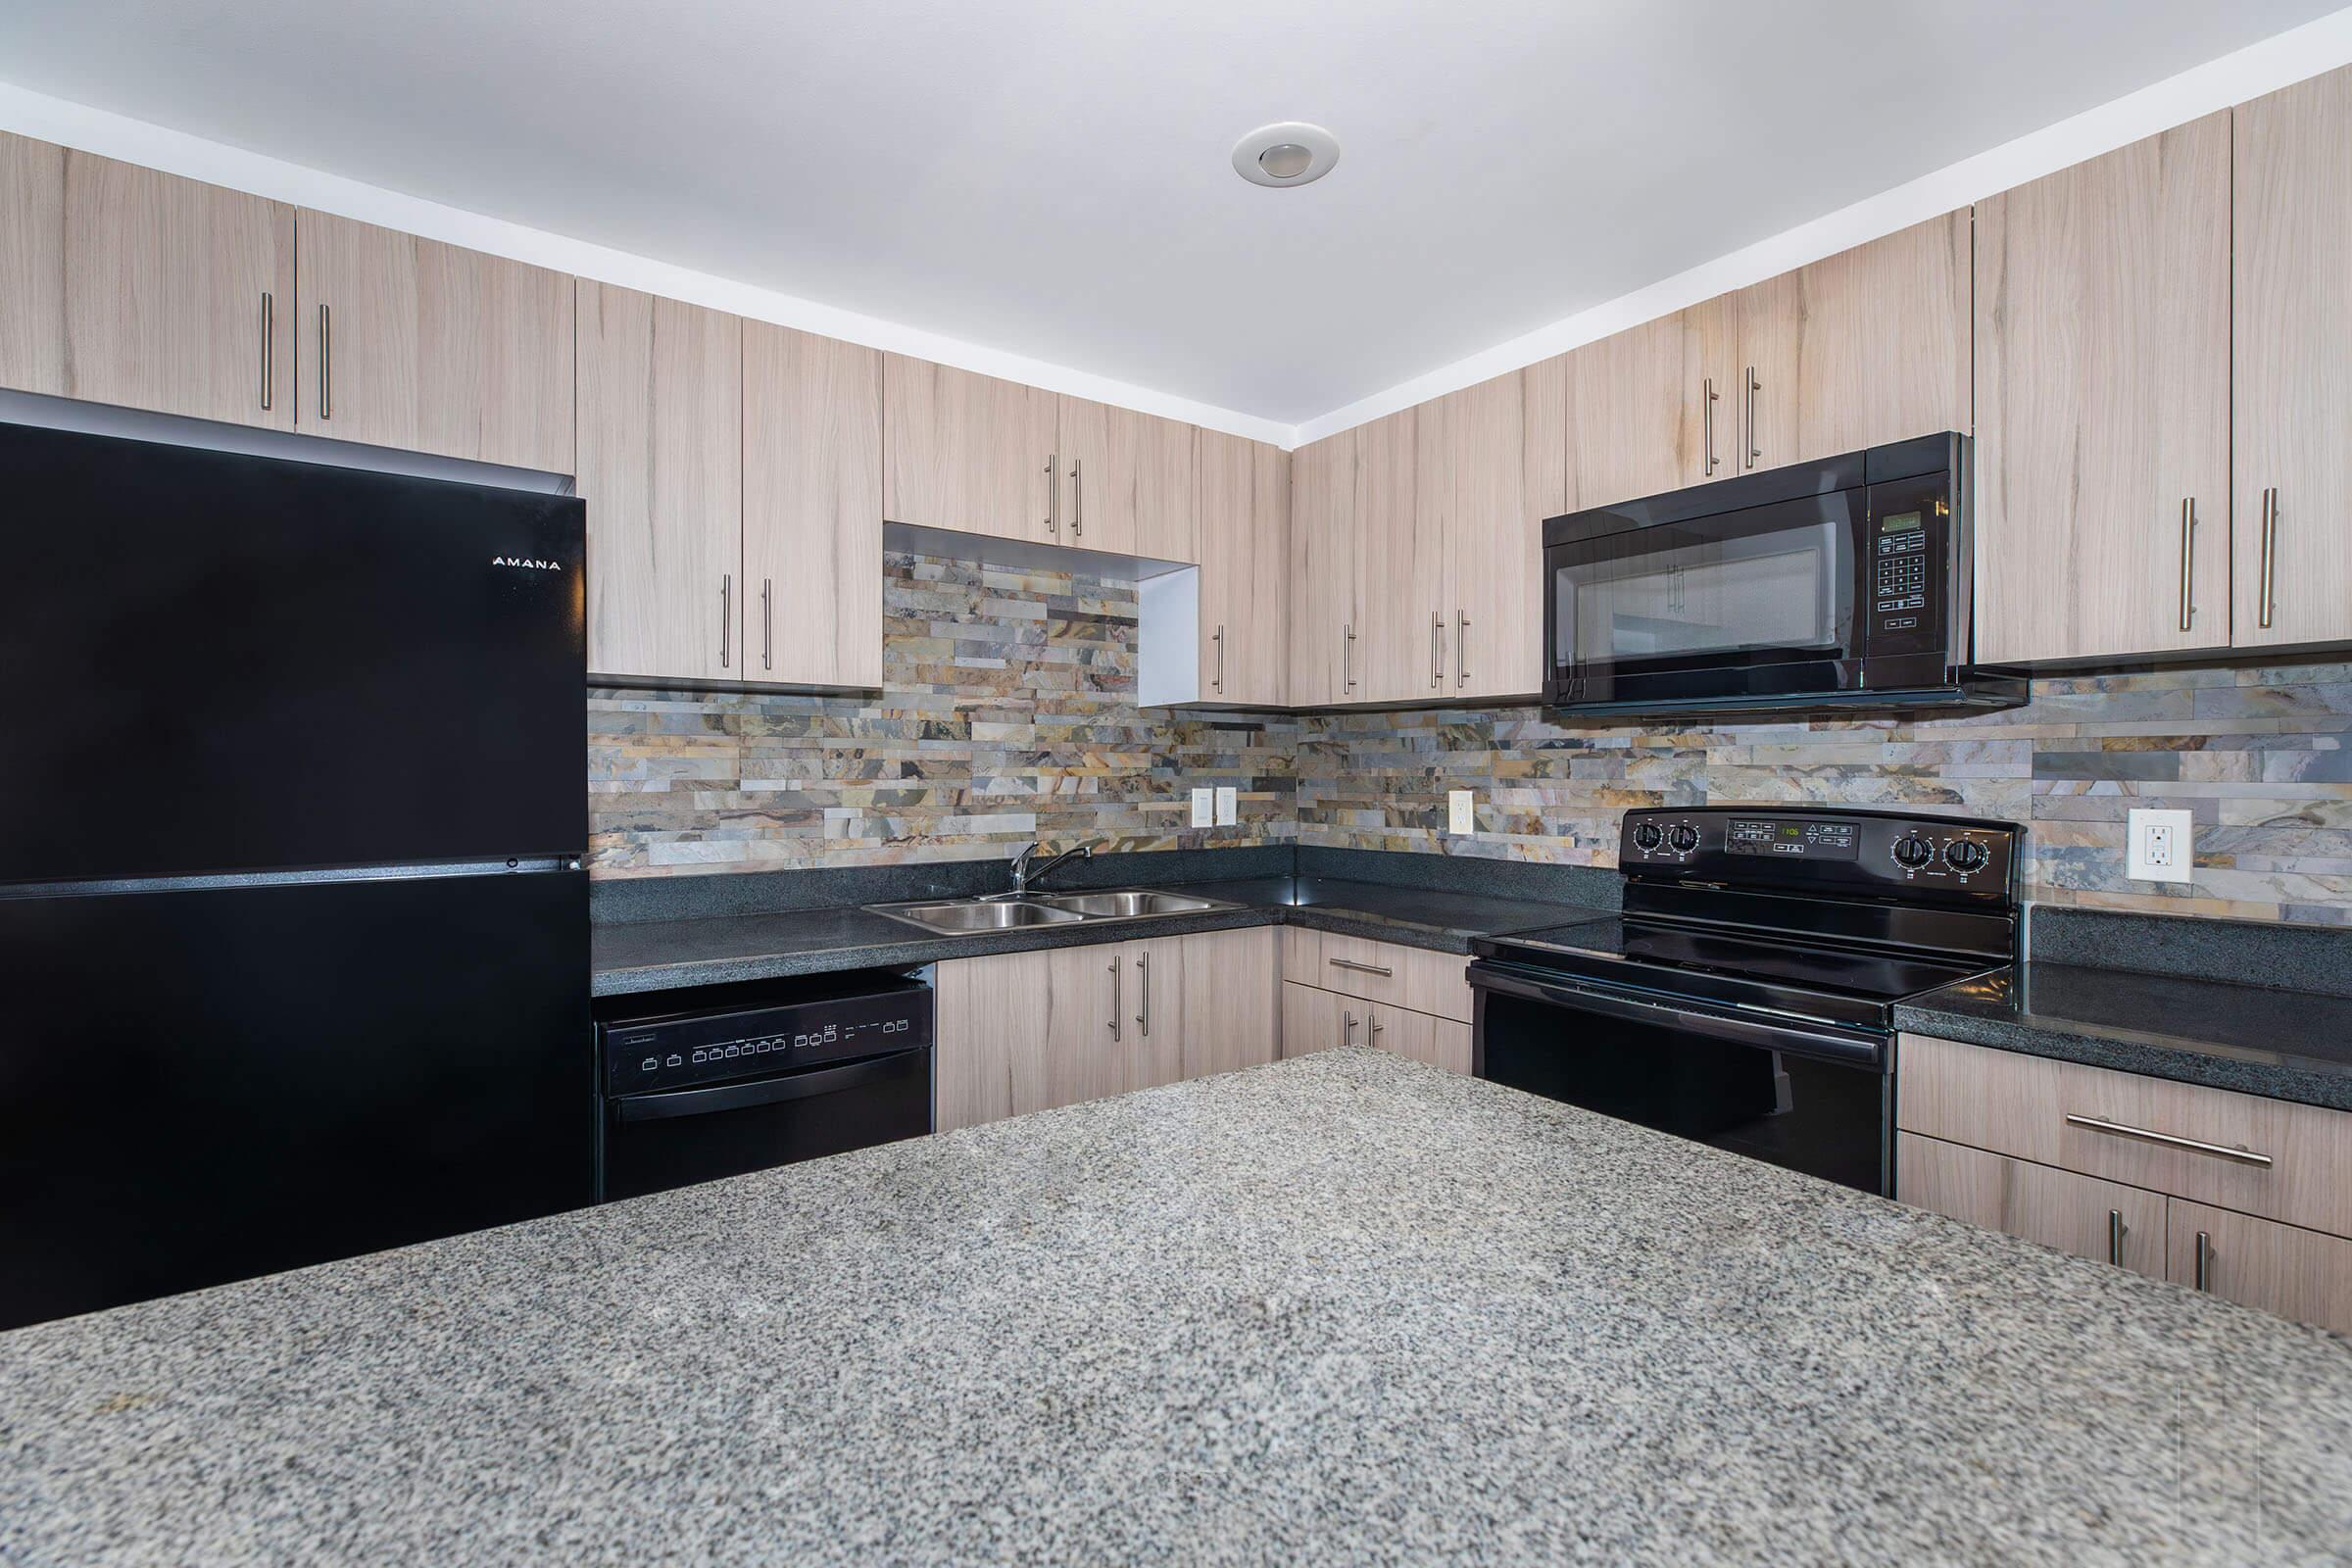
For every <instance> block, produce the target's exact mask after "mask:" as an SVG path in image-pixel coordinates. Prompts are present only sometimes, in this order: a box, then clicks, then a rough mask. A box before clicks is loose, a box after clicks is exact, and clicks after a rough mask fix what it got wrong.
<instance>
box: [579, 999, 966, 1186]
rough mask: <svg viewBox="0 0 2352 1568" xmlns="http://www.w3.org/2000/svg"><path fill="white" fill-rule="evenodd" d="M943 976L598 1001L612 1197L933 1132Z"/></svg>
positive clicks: (604, 1182)
mask: <svg viewBox="0 0 2352 1568" xmlns="http://www.w3.org/2000/svg"><path fill="white" fill-rule="evenodd" d="M931 1027H932V1011H931V986H930V983H929V982H928V981H927V980H926V979H925V978H923V976H921V975H919V974H913V975H910V974H907V973H905V972H903V971H897V970H889V971H876V970H858V971H855V972H852V973H848V974H838V975H818V976H811V977H808V978H800V979H791V980H772V981H753V982H747V983H744V984H739V985H726V986H708V987H703V988H701V989H699V990H694V991H668V992H660V993H655V994H650V995H646V996H636V997H613V998H608V999H606V1000H605V1001H604V1002H602V1003H600V1004H599V1005H598V1007H597V1046H598V1051H599V1054H600V1057H601V1065H600V1074H599V1082H600V1083H601V1084H602V1085H603V1088H604V1124H603V1135H604V1136H603V1144H602V1148H601V1149H600V1150H599V1155H598V1159H597V1196H598V1197H599V1198H600V1199H618V1198H636V1197H639V1196H642V1195H643V1194H646V1193H658V1192H662V1191H663V1190H664V1189H667V1188H671V1187H684V1186H687V1185H688V1184H690V1183H693V1182H707V1181H715V1180H717V1179H718V1178H719V1177H722V1176H740V1175H742V1174H744V1173H745V1172H747V1171H755V1170H765V1169H766V1168H768V1167H769V1166H771V1165H788V1164H791V1163H792V1162H794V1161H795V1160H803V1159H815V1158H818V1157H819V1156H821V1155H825V1154H839V1153H846V1152H848V1151H850V1150H853V1149H863V1148H865V1147H866V1146H868V1145H870V1144H887V1143H891V1142H894V1141H896V1140H898V1139H901V1138H913V1137H916V1136H918V1135H920V1134H923V1133H927V1132H929V1131H930V1130H931V1041H932V1033H931Z"/></svg>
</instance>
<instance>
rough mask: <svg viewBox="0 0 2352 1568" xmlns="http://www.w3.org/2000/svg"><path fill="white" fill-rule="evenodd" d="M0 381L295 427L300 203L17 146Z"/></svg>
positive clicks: (7, 147) (3, 284)
mask: <svg viewBox="0 0 2352 1568" xmlns="http://www.w3.org/2000/svg"><path fill="white" fill-rule="evenodd" d="M0 183H4V184H5V191H4V192H0V194H4V195H5V197H6V200H7V203H8V206H7V220H6V221H5V222H4V223H0V288H5V289H6V290H7V293H8V296H9V297H8V298H7V300H6V302H5V303H4V304H0V382H4V383H5V384H7V385H9V386H12V387H18V388H21V389H23V390H25V391H29V392H44V393H49V394H51V395H54V396H61V397H72V398H83V399H87V400H89V401H91V402H95V403H113V404H119V405H121V406H123V407H125V408H133V409H150V410H154V411H157V412H159V413H164V414H180V415H187V416H190V417H195V418H200V419H220V420H225V421H227V422H230V423H234V424H245V425H258V426H261V427H263V428H265V429H272V430H290V429H292V428H293V427H294V319H293V317H294V210H293V209H292V208H291V207H287V206H285V205H284V204H282V203H279V202H271V201H264V200H263V199H262V198H260V197H258V196H248V195H246V194H245V193H243V192H242V191H233V190H223V189H221V187H220V186H218V185H207V184H203V183H201V182H199V181H197V180H192V179H180V178H178V177H176V176H174V175H172V174H165V173H159V172H156V171H155V170H152V169H141V168H138V167H137V166H136V165H132V164H122V163H117V162H115V161H114V160H113V159H110V158H96V157H92V156H91V155H90V154H88V153H81V152H73V151H68V150H64V149H59V148H55V147H50V146H48V145H47V144H45V143H41V142H34V141H27V140H25V139H24V138H22V137H14V136H12V137H8V138H6V140H5V142H4V143H0Z"/></svg>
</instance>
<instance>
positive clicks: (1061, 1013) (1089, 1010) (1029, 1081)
mask: <svg viewBox="0 0 2352 1568" xmlns="http://www.w3.org/2000/svg"><path fill="white" fill-rule="evenodd" d="M1127 947H1128V944H1123V943H1116V942H1111V943H1103V944H1102V945H1100V946H1097V947H1087V948H1055V949H1053V950H1051V951H1049V952H1048V953H1047V954H1046V955H1045V958H1046V974H1047V982H1048V987H1047V989H1048V992H1049V995H1048V997H1047V1006H1046V1010H1045V1013H1044V1014H1043V1016H1040V1017H1033V1018H1031V1019H1030V1020H1029V1027H1030V1028H1031V1029H1032V1030H1033V1031H1035V1032H1036V1033H1038V1034H1039V1035H1041V1036H1042V1038H1043V1041H1044V1050H1043V1051H1041V1052H1036V1053H1033V1054H1028V1055H1025V1056H1023V1057H1019V1058H1016V1059H1015V1061H1014V1069H1015V1071H1014V1075H1013V1114H1014V1115H1016V1116H1017V1115H1024V1114H1026V1113H1028V1112H1029V1111H1032V1110H1048V1109H1051V1108H1052V1107H1054V1106H1055V1105H1074V1104H1076V1103H1078V1102H1080V1101H1082V1100H1100V1099H1102V1098H1103V1096H1104V1095H1115V1094H1117V1093H1119V1091H1120V1090H1122V1089H1124V1088H1126V1087H1127V1080H1128V1077H1129V1073H1130V1069H1129V1068H1128V1065H1127V1055H1128V1053H1129V1052H1130V1051H1131V1050H1132V1049H1133V1048H1134V1045H1135V1040H1136V1036H1135V1029H1134V1026H1133V1025H1132V1024H1131V1023H1129V1022H1128V1017H1127V1015H1128V1014H1129V1013H1131V1012H1133V1011H1134V1010H1135V987H1134V985H1133V982H1132V976H1131V974H1130V968H1131V965H1130V963H1129V959H1128V956H1127ZM1024 1067H1032V1068H1034V1069H1035V1072H1034V1076H1032V1075H1031V1074H1029V1073H1025V1072H1024V1071H1022V1070H1021V1069H1023V1068H1024Z"/></svg>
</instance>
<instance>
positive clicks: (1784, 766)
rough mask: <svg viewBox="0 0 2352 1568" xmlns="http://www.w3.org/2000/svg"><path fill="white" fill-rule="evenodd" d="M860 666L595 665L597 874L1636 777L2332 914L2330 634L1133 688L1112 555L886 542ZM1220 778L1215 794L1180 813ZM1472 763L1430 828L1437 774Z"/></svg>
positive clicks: (1601, 801)
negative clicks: (2009, 838)
mask: <svg viewBox="0 0 2352 1568" xmlns="http://www.w3.org/2000/svg"><path fill="white" fill-rule="evenodd" d="M887 571H888V575H887V579H886V592H885V613H886V616H887V621H886V625H887V628H888V629H887V633H886V642H885V653H884V663H883V673H884V680H885V687H884V691H883V693H882V695H881V696H880V697H879V698H820V697H797V696H766V695H750V694H737V693H664V692H645V691H629V690H617V689H597V690H594V691H591V692H590V694H589V704H588V710H589V713H588V716H589V727H590V736H589V739H590V753H589V763H590V773H589V789H590V792H591V793H590V810H591V832H592V839H591V856H592V865H593V868H594V869H595V871H596V872H597V874H599V875H602V876H643V875H657V874H663V873H675V872H700V871H729V870H771V869H778V868H782V867H787V866H792V865H814V864H824V865H849V864H874V863H885V862H894V861H907V860H924V859H965V858H984V857H985V858H1002V857H1005V856H1006V855H1009V854H1010V853H1011V852H1012V850H1013V849H1014V848H1015V847H1016V846H1018V845H1020V844H1025V843H1027V842H1029V841H1030V840H1031V839H1045V840H1048V841H1050V842H1053V843H1055V844H1062V843H1069V842H1074V841H1075V840H1077V839H1080V838H1094V839H1099V840H1102V841H1103V846H1104V848H1106V849H1127V850H1132V849H1172V848H1203V847H1217V846H1225V845H1245V844H1249V845H1254V844H1267V843H1280V842H1286V841H1291V840H1296V841H1297V842H1299V843H1301V844H1309V845H1319V846H1329V847H1335V848H1350V849H1375V850H1407V851H1417V852H1423V853H1430V854H1450V855H1457V856H1485V857H1491V858H1515V859H1533V860H1544V861H1554V862H1565V863H1580V864H1594V865H1608V864H1611V863H1613V861H1614V858H1615V848H1616V834H1617V820H1618V816H1619V814H1620V813H1621V812H1622V811H1623V810H1624V809H1626V808H1627V807H1632V806H1696V805H1702V804H1707V803H1730V802H1749V801H1754V802H1766V801H1770V802H1800V803H1801V802H1808V801H1813V802H1822V803H1827V804H1838V805H1855V806H1881V807H1892V808H1901V809H1914V808H1916V809H1924V810H1931V811H1936V810H1941V811H1958V812H1965V813H1970V814H1977V815H1985V816H1996V817H2004V818H2009V819H2012V820H2016V821H2022V822H2025V823H2026V824H2027V825H2028V829H2029V832H2028V848H2029V861H2028V865H2027V871H2026V895H2027V897H2028V898H2030V899H2034V900H2037V901H2040V902H2044V903H2063V904H2076V905H2084V906H2099V907H2112V908H2130V909H2143V910H2149V911H2155V912H2166V913H2192V914H2215V915H2234V916H2239V917H2249V918H2267V919H2287V920H2300V921H2315V922H2327V923H2347V922H2352V751H2347V750H2346V741H2347V738H2348V737H2352V664H2344V663H2306V664H2267V665H2254V666H2247V667H2241V668H2234V669H2225V668H2177V669H2167V670H2160V671H2154V672H2146V673H2137V674H2128V675H2107V676H2097V677H2065V678H2052V679H2046V680H2040V681H2036V682H2035V683H2034V701H2033V702H2032V704H2031V705H2030V706H2028V707H2026V708H2023V709H2019V710H2015V711H2010V712H2005V713H1990V714H1983V715H1978V716H1974V717H1968V718H1959V719H1938V720H1928V721H1913V720H1856V721H1838V722H1827V721H1825V722H1819V723H1769V724H1768V723H1739V724H1720V725H1689V726H1683V727H1675V728H1667V727H1663V726H1652V727H1648V728H1595V727H1587V726H1581V725H1567V724H1560V723H1555V722H1553V721H1551V720H1550V719H1548V718H1547V717H1545V716H1544V714H1543V713H1542V712H1541V711H1538V710H1536V709H1532V708H1513V709H1470V710H1424V711H1407V712H1383V713H1334V714H1313V715H1306V716H1302V717H1293V716H1267V715H1254V714H1223V713H1215V714H1212V713H1191V712H1187V713H1171V712H1168V711H1163V710H1152V711H1143V710H1139V709H1137V708H1136V706H1135V703H1134V697H1135V653H1136V641H1135V633H1136V601H1135V593H1134V589H1133V587H1132V585H1130V584H1127V583H1122V582H1113V581H1107V580H1103V579H1097V578H1090V577H1084V576H1069V575H1062V574H1054V573H1041V572H1024V571H1015V570H1009V569H1003V568H996V567H984V566H979V565H976V564H971V563H964V562H951V561H944V560H937V559H933V558H928V557H917V556H906V555H893V556H891V557H889V558H888V561H887ZM1216 784H1232V785H1235V786H1237V787H1238V788H1239V789H1240V791H1241V821H1240V823H1239V824H1238V825H1237V826H1234V827H1225V828H1209V829H1195V828H1192V827H1190V826H1188V825H1187V824H1188V821H1189V811H1190V796H1189V791H1190V790H1191V789H1192V788H1193V787H1194V786H1196V785H1216ZM1448 788H1470V789H1474V790H1476V791H1477V792H1478V831H1477V832H1476V833H1474V834H1472V835H1470V836H1468V837H1460V838H1455V837H1448V836H1446V835H1445V834H1444V832H1443V831H1442V830H1443V828H1444V825H1445V801H1446V790H1447V789H1448ZM2133 806H2172V807H2180V808H2183V809H2187V810H2188V811H2190V812H2191V813H2192V815H2193V816H2194V818H2195V821H2196V879H2195V882H2194V883H2193V884H2182V885H2179V886H2171V887H2154V886H2148V885H2144V884H2137V883H2131V882H2129V881H2127V880H2126V879H2125V877H2124V874H2123V872H2124V813H2125V812H2126V811H2127V810H2129V809H2131V807H2133Z"/></svg>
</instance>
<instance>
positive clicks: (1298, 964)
mask: <svg viewBox="0 0 2352 1568" xmlns="http://www.w3.org/2000/svg"><path fill="white" fill-rule="evenodd" d="M1283 939H1284V940H1283V950H1282V975H1283V978H1284V979H1285V980H1295V981H1297V982H1298V983H1299V984H1300V985H1306V986H1320V987H1322V988H1323V989H1324V990H1326V991H1337V992H1339V993H1340V994H1341V995H1342V996H1347V997H1357V998H1360V999H1362V1000H1364V1001H1366V1002H1386V1003H1389V1004H1391V1005H1394V1006H1398V1007H1407V1008H1410V1009H1411V1010H1412V1011H1414V1012H1426V1013H1429V1014H1430V1015H1431V1016H1433V1017H1438V1018H1451V1019H1453V1020H1454V1021H1455V1022H1457V1023H1468V1022H1470V1021H1471V1014H1470V982H1469V980H1468V979H1467V978H1466V973H1467V970H1468V969H1469V966H1470V960H1469V959H1468V958H1466V957H1464V956H1462V955H1460V954H1458V953H1432V952H1430V951H1429V950H1428V949H1426V948H1405V947H1398V946H1397V945H1396V944H1395V943H1391V942H1374V941H1372V940H1371V939H1369V938H1367V937H1349V936H1341V935H1340V934H1339V933H1337V932H1333V931H1303V930H1300V929H1299V927H1297V926H1290V927H1286V928H1285V929H1284V931H1283Z"/></svg>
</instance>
